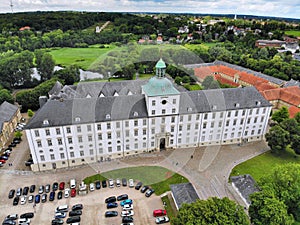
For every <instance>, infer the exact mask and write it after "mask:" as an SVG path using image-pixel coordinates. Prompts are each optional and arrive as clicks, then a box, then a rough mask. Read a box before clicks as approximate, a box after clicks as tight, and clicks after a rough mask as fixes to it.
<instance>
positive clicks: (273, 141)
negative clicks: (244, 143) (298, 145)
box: [266, 125, 289, 153]
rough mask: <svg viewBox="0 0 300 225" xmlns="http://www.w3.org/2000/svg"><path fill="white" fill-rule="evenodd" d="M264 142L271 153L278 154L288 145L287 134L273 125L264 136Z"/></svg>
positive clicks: (279, 127)
mask: <svg viewBox="0 0 300 225" xmlns="http://www.w3.org/2000/svg"><path fill="white" fill-rule="evenodd" d="M266 140H267V142H268V145H269V147H270V148H271V151H272V152H275V153H278V152H280V151H284V150H285V149H286V147H287V145H288V144H289V133H288V132H287V131H286V130H284V129H283V128H282V127H281V126H279V125H275V126H273V127H271V129H270V130H269V132H268V133H267V134H266Z"/></svg>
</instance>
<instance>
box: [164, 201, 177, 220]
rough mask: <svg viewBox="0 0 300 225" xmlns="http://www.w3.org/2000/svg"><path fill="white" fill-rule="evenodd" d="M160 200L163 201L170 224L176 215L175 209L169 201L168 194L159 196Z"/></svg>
mask: <svg viewBox="0 0 300 225" xmlns="http://www.w3.org/2000/svg"><path fill="white" fill-rule="evenodd" d="M161 200H162V202H165V205H166V206H165V210H166V211H167V215H168V217H169V218H170V221H171V224H172V219H173V218H174V217H176V215H177V210H176V209H173V207H172V205H171V203H170V199H169V197H168V196H164V197H162V198H161Z"/></svg>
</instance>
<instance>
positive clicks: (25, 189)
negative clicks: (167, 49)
mask: <svg viewBox="0 0 300 225" xmlns="http://www.w3.org/2000/svg"><path fill="white" fill-rule="evenodd" d="M28 191H29V187H27V186H26V187H24V188H23V195H27V194H28Z"/></svg>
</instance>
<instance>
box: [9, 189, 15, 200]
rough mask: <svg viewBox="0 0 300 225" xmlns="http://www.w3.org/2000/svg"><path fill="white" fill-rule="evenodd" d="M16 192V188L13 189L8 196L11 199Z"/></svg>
mask: <svg viewBox="0 0 300 225" xmlns="http://www.w3.org/2000/svg"><path fill="white" fill-rule="evenodd" d="M15 192H16V191H15V189H11V190H10V191H9V193H8V198H9V199H11V198H13V197H14V196H15Z"/></svg>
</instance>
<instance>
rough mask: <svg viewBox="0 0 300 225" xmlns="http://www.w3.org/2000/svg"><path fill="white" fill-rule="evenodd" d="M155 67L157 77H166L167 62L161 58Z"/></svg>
mask: <svg viewBox="0 0 300 225" xmlns="http://www.w3.org/2000/svg"><path fill="white" fill-rule="evenodd" d="M155 68H156V77H158V78H163V77H165V73H166V68H167V66H166V63H165V62H164V61H163V60H162V59H160V60H159V61H158V62H157V63H156V65H155Z"/></svg>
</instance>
